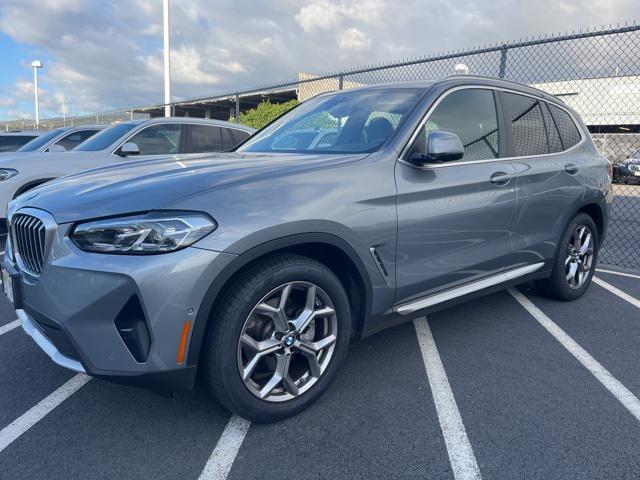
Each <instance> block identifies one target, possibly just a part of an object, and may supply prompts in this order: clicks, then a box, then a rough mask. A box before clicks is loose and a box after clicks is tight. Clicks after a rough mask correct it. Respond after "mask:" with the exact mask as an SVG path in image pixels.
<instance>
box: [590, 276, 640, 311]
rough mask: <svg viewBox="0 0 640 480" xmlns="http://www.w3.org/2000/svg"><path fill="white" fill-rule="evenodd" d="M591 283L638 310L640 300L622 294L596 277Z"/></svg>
mask: <svg viewBox="0 0 640 480" xmlns="http://www.w3.org/2000/svg"><path fill="white" fill-rule="evenodd" d="M593 282H594V283H595V284H597V285H600V286H601V287H602V288H606V289H607V290H609V291H610V292H611V293H613V294H614V295H617V296H618V297H620V298H621V299H623V300H624V301H626V302H629V303H630V304H631V305H633V306H635V307H638V308H640V300H638V299H637V298H635V297H632V296H631V295H629V294H628V293H625V292H623V291H622V290H620V289H619V288H616V287H614V286H613V285H611V284H610V283H607V282H605V281H604V280H601V279H600V278H598V277H593Z"/></svg>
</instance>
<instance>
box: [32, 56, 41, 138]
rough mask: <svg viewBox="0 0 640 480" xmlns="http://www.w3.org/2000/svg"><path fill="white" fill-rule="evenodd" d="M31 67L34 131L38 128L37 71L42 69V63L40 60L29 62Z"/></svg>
mask: <svg viewBox="0 0 640 480" xmlns="http://www.w3.org/2000/svg"><path fill="white" fill-rule="evenodd" d="M31 66H32V67H33V85H34V93H35V102H36V129H37V128H40V105H39V102H38V69H39V68H42V62H41V61H40V60H34V61H33V62H31Z"/></svg>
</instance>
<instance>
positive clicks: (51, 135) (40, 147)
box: [0, 125, 107, 159]
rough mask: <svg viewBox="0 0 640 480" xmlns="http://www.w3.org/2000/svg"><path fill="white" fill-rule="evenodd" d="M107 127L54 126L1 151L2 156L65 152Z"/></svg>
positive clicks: (0, 156)
mask: <svg viewBox="0 0 640 480" xmlns="http://www.w3.org/2000/svg"><path fill="white" fill-rule="evenodd" d="M105 128H107V126H106V125H78V126H75V127H74V126H68V127H60V128H55V129H53V130H49V131H44V132H42V134H41V135H38V136H37V137H35V138H33V140H30V141H29V142H27V143H25V144H24V145H22V146H21V147H20V148H18V149H17V150H16V151H15V152H1V153H0V159H1V158H3V157H9V156H16V155H18V154H35V153H43V152H66V151H68V150H73V149H74V148H76V147H77V146H78V145H80V144H81V143H82V142H84V141H86V140H88V139H89V138H91V137H93V136H94V135H95V134H96V133H98V132H99V131H101V130H104V129H105Z"/></svg>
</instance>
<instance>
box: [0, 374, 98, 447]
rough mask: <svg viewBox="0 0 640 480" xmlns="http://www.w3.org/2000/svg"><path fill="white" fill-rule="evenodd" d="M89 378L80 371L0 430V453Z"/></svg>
mask: <svg viewBox="0 0 640 480" xmlns="http://www.w3.org/2000/svg"><path fill="white" fill-rule="evenodd" d="M90 379H91V377H89V376H87V375H83V374H80V373H79V374H77V375H76V376H74V377H73V378H72V379H71V380H69V381H68V382H67V383H65V384H64V385H62V386H61V387H60V388H58V389H57V390H56V391H54V392H53V393H51V394H50V395H48V396H47V397H46V398H44V399H43V400H41V401H40V402H38V403H37V404H36V405H35V406H33V407H32V408H30V409H29V410H27V411H26V412H25V413H24V414H22V415H21V416H20V417H18V418H16V419H15V420H14V421H13V422H11V423H10V424H9V425H7V426H6V427H4V428H3V429H2V430H0V453H1V452H2V451H3V450H4V449H5V448H7V447H8V446H9V445H11V443H13V441H14V440H16V439H17V438H19V437H20V436H21V435H22V434H23V433H25V432H26V431H27V430H29V429H30V428H31V427H33V426H34V425H35V424H36V423H38V422H39V421H40V420H42V419H43V418H44V417H46V416H47V415H48V414H49V413H50V412H51V411H53V410H54V409H55V408H56V407H57V406H58V405H60V404H61V403H62V402H64V401H65V400H66V399H67V398H69V397H70V396H71V395H73V394H74V393H75V392H77V391H78V390H79V389H80V388H81V387H82V386H83V385H85V384H86V383H87V382H88V381H89V380H90Z"/></svg>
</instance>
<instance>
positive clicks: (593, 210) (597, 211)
mask: <svg viewBox="0 0 640 480" xmlns="http://www.w3.org/2000/svg"><path fill="white" fill-rule="evenodd" d="M579 213H586V214H587V215H589V216H590V217H591V218H592V219H593V223H595V224H596V228H597V229H598V244H599V245H601V244H602V239H603V237H604V233H605V219H604V211H603V209H602V207H601V206H600V205H599V204H598V203H596V202H590V203H586V204H584V205H582V206H581V207H580V208H579V209H578V210H577V211H576V213H575V214H574V215H573V216H574V217H575V216H576V215H577V214H579ZM572 218H573V217H572Z"/></svg>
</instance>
